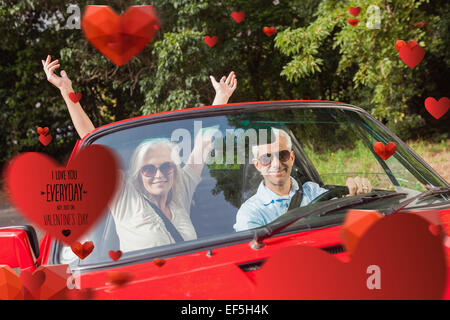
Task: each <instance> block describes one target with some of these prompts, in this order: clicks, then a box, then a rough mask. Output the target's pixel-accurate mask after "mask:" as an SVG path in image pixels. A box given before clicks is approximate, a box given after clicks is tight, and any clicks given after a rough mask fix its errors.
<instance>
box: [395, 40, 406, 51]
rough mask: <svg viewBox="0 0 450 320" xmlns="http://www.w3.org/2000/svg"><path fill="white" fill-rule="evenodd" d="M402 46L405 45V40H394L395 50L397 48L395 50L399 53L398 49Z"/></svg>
mask: <svg viewBox="0 0 450 320" xmlns="http://www.w3.org/2000/svg"><path fill="white" fill-rule="evenodd" d="M403 46H406V42H405V41H403V40H397V42H395V50H397V52H399V53H400V49H401V48H402V47H403Z"/></svg>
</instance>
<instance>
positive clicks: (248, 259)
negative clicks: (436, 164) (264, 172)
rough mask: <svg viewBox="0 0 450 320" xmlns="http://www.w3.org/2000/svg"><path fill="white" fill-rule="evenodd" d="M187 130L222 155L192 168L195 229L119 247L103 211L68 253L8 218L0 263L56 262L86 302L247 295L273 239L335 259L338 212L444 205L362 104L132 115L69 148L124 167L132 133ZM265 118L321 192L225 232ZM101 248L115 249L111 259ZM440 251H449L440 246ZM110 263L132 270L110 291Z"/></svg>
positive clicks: (246, 185)
mask: <svg viewBox="0 0 450 320" xmlns="http://www.w3.org/2000/svg"><path fill="white" fill-rule="evenodd" d="M199 127H202V128H215V130H216V131H215V132H216V134H215V136H214V137H215V138H214V146H215V147H217V146H220V148H221V150H220V151H222V152H218V150H219V149H214V153H213V155H214V157H215V159H216V161H209V162H207V163H206V165H205V166H204V167H203V171H202V174H201V180H200V182H199V183H198V185H197V186H196V188H195V192H193V194H192V200H191V202H190V219H191V221H192V225H193V226H194V228H195V234H196V236H195V237H193V238H192V239H191V240H186V241H179V242H175V243H173V244H169V245H167V244H164V245H156V246H151V247H147V248H145V247H144V248H143V247H139V248H136V249H133V248H132V247H130V246H129V245H127V247H126V248H125V244H124V243H125V242H124V239H121V236H120V234H121V231H120V230H119V227H118V225H117V223H116V221H115V217H114V216H113V215H112V214H111V213H110V212H109V211H108V212H105V215H104V217H103V218H102V219H101V221H100V222H99V223H98V224H97V225H96V226H95V228H94V229H93V230H92V231H91V232H90V233H89V234H88V235H85V236H84V237H83V239H80V242H83V241H87V240H89V241H92V242H93V243H94V244H95V249H94V250H93V251H92V253H91V254H90V255H89V256H87V257H86V258H84V259H80V258H79V257H77V256H76V255H75V254H74V253H73V252H72V250H71V248H70V247H68V246H65V245H63V244H62V243H60V242H58V241H56V240H55V239H52V238H51V237H50V236H49V235H45V236H44V237H43V238H42V239H41V241H40V243H38V242H37V238H36V232H35V230H34V229H33V228H32V227H31V226H20V227H16V226H14V227H5V228H2V229H0V248H1V249H0V265H2V264H3V265H4V264H7V265H9V266H10V267H12V268H19V269H20V270H30V271H32V270H34V269H35V268H37V267H38V266H40V265H68V266H69V267H70V270H71V272H72V273H73V274H76V275H79V278H78V280H77V281H78V285H79V286H80V287H81V288H92V289H93V290H94V292H95V295H94V298H95V299H253V298H255V297H256V294H255V293H256V286H255V277H256V276H257V274H258V271H259V270H260V268H261V266H262V265H263V264H264V261H266V259H268V258H269V257H270V256H271V255H273V254H274V253H276V252H277V251H279V250H280V249H282V248H285V247H289V246H297V245H308V246H313V247H316V248H320V249H322V250H323V251H325V252H327V253H330V254H332V255H334V256H335V257H337V258H339V259H342V260H345V259H347V253H346V250H345V247H344V246H343V243H342V239H341V236H340V230H341V228H342V224H343V222H344V218H345V215H346V213H347V210H348V209H364V210H377V211H378V212H380V213H381V214H384V215H389V214H391V213H393V212H395V211H396V210H395V209H396V208H402V210H409V211H411V210H423V209H433V210H438V211H443V210H444V211H446V212H450V211H449V210H448V209H449V208H450V191H449V190H450V189H449V187H450V185H449V183H448V182H446V181H445V180H444V179H443V178H442V177H441V176H439V174H438V173H436V172H435V171H434V170H433V169H432V168H431V167H430V166H429V165H428V164H427V163H425V161H424V160H423V159H421V158H420V157H419V156H418V155H417V154H416V153H415V152H414V151H413V150H411V149H410V148H409V147H408V146H407V145H406V144H405V143H404V142H402V141H401V140H400V139H399V138H398V137H397V136H395V135H394V134H393V133H392V132H391V131H390V130H389V129H388V128H386V127H385V126H384V125H383V124H382V123H380V122H379V121H377V120H376V119H374V118H373V117H372V116H371V115H370V114H369V113H367V112H366V111H364V110H363V109H362V108H359V107H355V106H352V105H348V104H344V103H336V102H328V101H275V102H258V103H256V102H255V103H236V104H228V105H221V106H207V107H198V108H192V109H184V110H177V111H171V112H164V113H159V114H153V115H148V116H141V117H137V118H133V119H128V120H123V121H118V122H115V123H112V124H109V125H106V126H103V127H100V128H97V129H96V130H94V131H93V132H91V133H90V134H88V135H87V136H86V137H84V138H83V139H82V140H81V141H78V142H77V144H76V146H75V148H74V150H73V152H72V156H73V155H75V154H76V153H77V152H78V151H79V150H81V149H82V148H84V147H86V146H89V145H93V144H99V145H103V146H107V147H108V148H110V149H112V150H113V151H114V152H115V153H116V154H117V155H118V156H119V159H120V160H121V165H122V169H123V170H124V172H126V171H127V170H128V169H129V167H130V162H131V161H132V160H131V159H132V154H133V152H134V150H135V149H136V147H137V146H139V145H140V144H141V143H142V142H143V141H145V140H147V139H154V138H166V139H172V140H174V139H173V138H174V136H175V137H178V138H177V139H179V140H177V141H175V142H176V143H179V144H182V143H185V145H192V144H193V143H194V141H193V139H192V141H181V139H180V136H182V135H183V134H186V135H188V134H189V135H190V136H192V137H194V136H195V131H196V130H197V131H198V128H199ZM273 127H275V128H280V129H283V130H284V131H285V132H287V133H288V134H289V136H290V138H291V140H292V150H293V151H294V153H295V161H294V165H293V168H292V173H291V176H292V177H293V178H294V179H295V180H296V181H298V183H299V184H301V185H302V184H304V183H306V182H314V183H315V184H318V185H319V186H320V187H322V188H324V189H326V190H327V191H326V192H324V193H321V194H320V195H319V196H318V197H316V198H314V199H312V201H311V202H309V203H308V204H307V205H304V206H300V207H298V208H295V209H292V210H289V211H288V212H286V213H285V214H283V215H281V216H280V217H278V218H277V219H276V220H274V221H271V222H270V223H269V224H267V225H265V226H260V227H256V228H251V229H247V230H240V231H236V229H235V224H236V215H237V212H238V210H239V208H240V207H241V205H242V204H243V203H244V202H245V201H247V200H248V199H249V198H250V197H252V196H253V195H254V194H255V193H256V192H257V190H258V186H259V185H260V183H261V181H262V176H261V175H260V174H259V172H258V171H257V170H256V169H255V166H254V164H253V163H252V158H251V157H252V148H251V140H252V137H253V136H252V134H253V133H255V134H256V135H258V133H260V132H262V130H267V129H270V128H273ZM175 132H176V133H177V134H175V135H174V133H175ZM376 142H382V143H383V144H386V143H388V142H393V143H395V144H396V150H395V153H393V155H392V156H390V157H389V158H388V159H386V160H384V159H382V158H381V157H380V156H379V154H378V153H376V152H375V151H374V148H373V146H374V144H375V143H376ZM185 156H186V154H185V155H182V156H181V158H182V163H181V167H182V166H183V165H184V162H185V161H186V157H185ZM220 159H222V160H224V161H218V160H220ZM225 160H227V161H225ZM159 170H161V171H162V168H159ZM355 176H360V177H365V178H367V179H368V180H369V181H370V183H371V185H372V190H371V191H370V192H369V193H367V194H359V195H354V196H346V195H347V194H348V188H347V187H346V180H347V178H349V177H355ZM446 209H447V210H446ZM123 214H125V215H127V214H131V213H129V212H124V213H123ZM448 215H449V216H450V213H449V214H448ZM447 221H448V219H447ZM447 223H448V222H447ZM125 227H126V226H125ZM131 227H133V226H130V228H131ZM120 228H122V229H123V228H124V226H123V225H121V226H120ZM132 233H133V232H132V230H131V234H132ZM11 244H13V245H12V246H11ZM110 250H114V251H117V250H122V252H123V254H122V256H121V257H120V259H117V260H116V261H114V260H113V259H111V257H110V256H109V254H108V253H109V251H110ZM446 250H447V256H449V255H450V249H449V248H448V247H447V249H446ZM158 261H159V262H161V261H164V262H165V264H164V265H163V266H162V263H156V262H158ZM112 271H118V272H122V274H124V273H123V272H128V274H130V275H132V276H131V278H130V279H129V281H128V283H127V284H126V285H124V286H122V287H120V288H119V289H117V288H116V286H114V284H113V283H111V281H110V280H111V272H112ZM447 288H448V287H447ZM449 290H450V289H447V292H446V297H449V296H450V295H449Z"/></svg>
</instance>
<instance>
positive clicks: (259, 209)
mask: <svg viewBox="0 0 450 320" xmlns="http://www.w3.org/2000/svg"><path fill="white" fill-rule="evenodd" d="M298 188H299V186H298V183H297V181H295V179H294V178H292V177H291V190H290V191H289V195H286V196H280V195H277V194H276V193H275V192H273V191H272V190H270V189H269V188H267V187H266V186H265V185H264V181H261V183H260V185H259V187H258V191H257V192H256V194H255V195H254V196H252V197H251V198H250V199H248V200H247V201H245V202H244V203H243V204H242V206H241V208H240V209H239V211H238V213H237V215H236V223H235V225H234V226H233V228H234V230H236V231H243V230H248V229H253V228H257V227H261V226H264V225H266V224H269V223H270V222H272V221H273V220H275V219H276V218H278V217H279V216H281V215H283V214H285V213H286V212H287V211H288V208H289V204H290V203H291V199H292V197H293V196H294V194H295V192H296V191H297V190H298ZM302 188H303V199H302V202H301V204H300V207H302V206H306V205H307V204H309V203H310V202H311V201H312V200H314V199H315V198H317V197H318V196H319V195H321V194H322V193H324V192H326V191H328V190H327V189H324V188H321V187H320V186H319V185H318V184H317V183H315V182H312V181H308V182H305V183H304V184H303V186H302Z"/></svg>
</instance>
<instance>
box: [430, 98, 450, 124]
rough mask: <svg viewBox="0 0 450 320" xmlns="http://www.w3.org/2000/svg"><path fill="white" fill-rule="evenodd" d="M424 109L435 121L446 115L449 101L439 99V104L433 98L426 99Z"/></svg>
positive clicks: (449, 105)
mask: <svg viewBox="0 0 450 320" xmlns="http://www.w3.org/2000/svg"><path fill="white" fill-rule="evenodd" d="M425 108H426V109H427V111H428V112H429V113H430V114H431V115H432V116H433V117H435V118H436V119H439V118H440V117H442V116H443V115H444V114H446V113H447V111H448V109H449V108H450V99H449V98H447V97H443V98H441V99H439V102H438V101H436V99H435V98H432V97H428V98H426V99H425Z"/></svg>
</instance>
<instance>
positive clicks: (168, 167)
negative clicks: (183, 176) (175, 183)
mask: <svg viewBox="0 0 450 320" xmlns="http://www.w3.org/2000/svg"><path fill="white" fill-rule="evenodd" d="M175 167H176V166H175V163H173V162H164V163H163V164H162V165H160V166H159V167H156V166H154V165H152V164H146V165H145V166H143V167H142V168H141V173H142V174H143V175H144V176H145V177H147V178H154V177H155V175H156V172H157V171H158V170H159V171H161V173H162V174H163V175H164V176H166V177H167V176H169V175H170V174H172V173H173V172H174V171H175Z"/></svg>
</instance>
